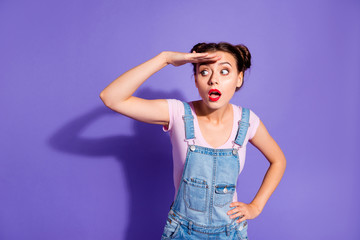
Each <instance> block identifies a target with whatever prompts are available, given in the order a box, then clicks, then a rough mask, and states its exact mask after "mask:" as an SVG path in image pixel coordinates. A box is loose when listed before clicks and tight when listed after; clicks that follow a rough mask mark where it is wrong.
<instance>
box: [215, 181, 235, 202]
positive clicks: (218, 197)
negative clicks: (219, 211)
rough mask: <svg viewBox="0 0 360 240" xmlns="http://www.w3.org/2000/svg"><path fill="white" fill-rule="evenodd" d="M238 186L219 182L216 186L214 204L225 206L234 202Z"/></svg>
mask: <svg viewBox="0 0 360 240" xmlns="http://www.w3.org/2000/svg"><path fill="white" fill-rule="evenodd" d="M235 191H236V186H235V185H234V184H218V185H216V186H215V196H214V205H215V206H218V207H222V206H225V205H227V204H229V203H231V202H232V200H233V197H234V193H235Z"/></svg>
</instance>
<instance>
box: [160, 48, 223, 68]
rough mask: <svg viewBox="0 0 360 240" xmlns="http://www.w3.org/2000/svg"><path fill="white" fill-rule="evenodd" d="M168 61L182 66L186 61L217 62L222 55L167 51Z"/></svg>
mask: <svg viewBox="0 0 360 240" xmlns="http://www.w3.org/2000/svg"><path fill="white" fill-rule="evenodd" d="M165 57H166V62H167V63H168V64H171V65H174V66H181V65H184V64H185V63H200V62H216V61H218V60H219V59H220V58H221V56H218V55H217V54H216V53H209V52H205V53H196V52H195V51H193V52H192V53H182V52H165Z"/></svg>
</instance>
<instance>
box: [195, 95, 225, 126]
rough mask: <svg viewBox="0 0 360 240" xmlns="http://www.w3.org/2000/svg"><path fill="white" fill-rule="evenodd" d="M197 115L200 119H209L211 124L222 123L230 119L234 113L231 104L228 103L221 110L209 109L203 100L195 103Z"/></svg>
mask: <svg viewBox="0 0 360 240" xmlns="http://www.w3.org/2000/svg"><path fill="white" fill-rule="evenodd" d="M193 105H194V108H195V112H196V115H197V116H198V117H201V118H204V119H207V120H208V121H209V122H211V123H215V124H217V123H222V122H224V121H225V119H226V118H227V117H230V115H231V114H229V113H231V112H232V109H231V107H232V106H231V104H230V103H228V104H226V105H225V106H223V107H221V108H219V109H211V108H209V107H208V106H207V105H206V104H204V102H203V101H202V100H199V101H195V102H193Z"/></svg>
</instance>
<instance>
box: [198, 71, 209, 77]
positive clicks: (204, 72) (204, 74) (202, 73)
mask: <svg viewBox="0 0 360 240" xmlns="http://www.w3.org/2000/svg"><path fill="white" fill-rule="evenodd" d="M200 74H201V75H202V76H206V75H208V74H209V72H208V71H207V70H202V71H201V72H200Z"/></svg>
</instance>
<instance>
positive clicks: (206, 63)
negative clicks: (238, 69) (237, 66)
mask: <svg viewBox="0 0 360 240" xmlns="http://www.w3.org/2000/svg"><path fill="white" fill-rule="evenodd" d="M224 64H229V65H230V66H231V67H232V65H231V64H230V63H229V62H221V63H219V65H224ZM201 65H208V62H203V63H199V67H200V66H201Z"/></svg>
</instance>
